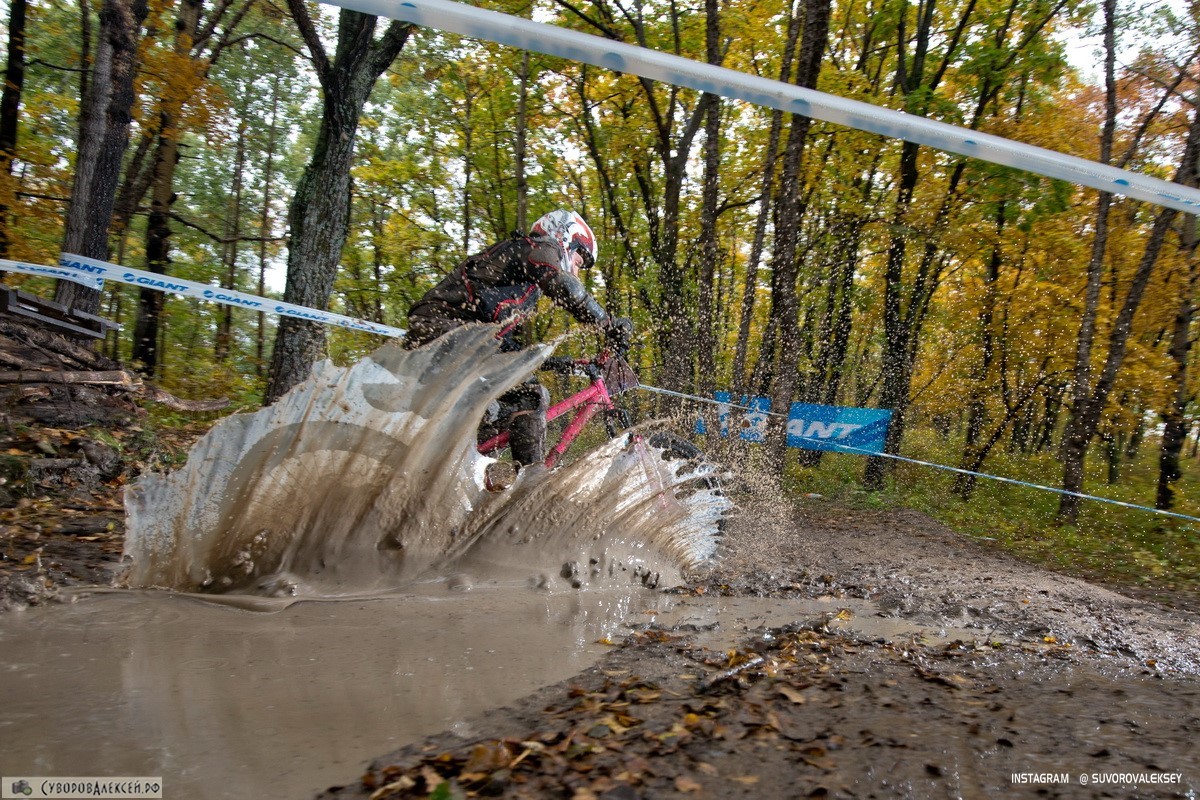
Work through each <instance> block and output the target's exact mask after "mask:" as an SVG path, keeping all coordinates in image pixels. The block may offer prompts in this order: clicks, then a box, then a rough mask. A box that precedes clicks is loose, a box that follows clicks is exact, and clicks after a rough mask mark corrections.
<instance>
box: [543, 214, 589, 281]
mask: <svg viewBox="0 0 1200 800" xmlns="http://www.w3.org/2000/svg"><path fill="white" fill-rule="evenodd" d="M531 232H532V233H533V234H534V235H535V236H548V237H550V238H551V239H553V240H554V241H556V242H558V243H559V245H560V246H561V247H562V251H563V263H562V269H563V271H564V272H570V273H571V274H572V275H576V274H578V270H576V269H575V268H574V263H575V259H574V255H575V253H579V254H580V255H581V256H583V268H584V269H588V268H589V267H591V266H592V265H593V264H595V263H596V256H597V255H598V253H599V248H598V247H597V245H596V237H595V235H594V234H593V233H592V229H591V228H590V227H588V224H587V223H586V222H584V220H583V217H581V216H579V215H578V214H576V213H575V212H574V211H570V210H568V209H565V208H560V209H558V210H557V211H551V212H550V213H549V214H546V215H544V216H543V217H541V218H540V219H539V220H538V221H537V222H535V223H533V229H532V231H531Z"/></svg>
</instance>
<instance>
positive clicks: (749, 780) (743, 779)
mask: <svg viewBox="0 0 1200 800" xmlns="http://www.w3.org/2000/svg"><path fill="white" fill-rule="evenodd" d="M730 780H733V781H737V782H738V783H744V784H746V785H747V786H753V785H754V784H756V783H758V776H757V775H734V776H733V777H732V778H730Z"/></svg>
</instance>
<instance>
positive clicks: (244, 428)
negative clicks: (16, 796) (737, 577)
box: [0, 327, 735, 798]
mask: <svg viewBox="0 0 1200 800" xmlns="http://www.w3.org/2000/svg"><path fill="white" fill-rule="evenodd" d="M550 351H551V348H550V347H539V348H533V349H530V350H527V351H524V352H521V353H509V354H501V353H498V352H497V350H496V346H495V340H494V331H493V330H491V329H490V328H487V327H476V328H464V329H461V330H459V331H457V332H455V333H454V334H452V335H450V336H447V337H445V338H443V339H441V340H439V341H437V342H435V343H433V344H431V345H429V346H427V347H425V348H422V349H420V350H416V351H405V350H403V349H402V348H401V347H400V346H399V345H398V344H397V343H393V344H389V345H386V346H384V347H382V348H380V349H379V350H378V351H377V352H375V353H374V354H372V355H371V356H370V357H368V358H365V359H363V360H362V361H361V362H360V363H358V364H355V365H354V366H351V367H349V368H338V367H335V366H333V365H332V364H329V363H324V364H320V365H318V366H317V367H316V368H315V369H314V371H313V373H312V375H311V377H310V378H309V379H308V380H306V381H305V382H304V383H302V384H301V385H299V386H297V387H296V388H295V389H294V390H293V391H292V392H290V393H289V394H288V395H287V396H285V397H284V398H282V399H281V400H280V401H278V402H277V403H275V405H273V406H271V407H270V408H266V409H263V410H261V411H259V412H257V413H254V414H245V415H235V416H232V417H229V418H227V419H225V420H223V421H222V422H220V423H219V424H217V425H216V426H214V428H213V429H212V431H211V432H210V433H209V434H208V435H206V436H205V437H204V438H203V439H202V440H201V441H200V442H198V443H197V445H196V446H195V447H194V448H193V450H192V452H191V454H190V457H189V459H188V462H187V464H186V465H185V466H184V467H182V468H181V469H179V470H178V471H176V472H174V473H171V474H168V475H156V476H150V477H146V478H144V479H142V480H141V481H139V482H138V483H137V484H136V485H135V486H133V487H131V488H130V489H129V490H128V491H127V494H126V502H127V515H128V520H127V528H126V530H127V534H126V555H127V557H128V558H127V560H128V561H129V562H130V563H129V566H128V569H127V572H126V574H125V575H124V577H123V583H124V584H125V585H126V586H127V587H129V588H131V589H145V590H150V589H170V590H173V591H169V592H163V591H112V592H108V593H100V594H97V595H95V596H92V597H85V598H82V599H80V600H78V601H77V602H75V603H72V604H70V605H67V606H61V607H57V608H51V607H47V608H39V609H30V610H29V611H28V613H26V614H23V615H21V617H20V618H19V619H18V618H16V617H15V616H10V617H8V618H4V619H0V672H3V673H4V674H6V675H7V676H8V677H7V678H6V680H5V681H3V682H0V709H3V712H2V713H0V729H3V728H4V727H5V726H7V725H13V724H19V725H20V730H21V732H22V735H20V736H14V737H10V738H11V739H12V740H13V741H12V742H11V746H9V745H10V743H9V742H6V747H5V748H0V750H3V752H0V767H3V768H4V773H3V774H6V775H9V774H12V775H15V774H30V773H29V770H30V769H32V768H33V766H31V765H34V766H36V769H34V773H36V774H41V775H108V774H124V775H153V776H162V777H163V781H164V787H165V792H169V796H171V797H222V798H224V797H231V798H242V797H303V796H311V795H312V794H313V793H315V792H316V791H318V790H320V789H321V788H323V787H326V786H329V785H331V784H333V783H337V782H342V783H344V782H347V781H351V780H354V779H356V778H357V776H358V775H359V774H361V770H362V767H363V765H364V764H365V763H366V762H367V760H368V759H369V758H370V757H372V756H374V755H377V753H378V751H379V749H380V748H381V747H383V746H399V745H401V744H405V743H407V742H410V741H414V740H417V739H420V738H422V737H424V736H428V735H429V734H432V733H435V732H438V731H443V730H447V729H450V730H454V731H457V732H459V733H461V734H462V735H464V736H467V735H470V732H471V728H470V725H471V722H470V720H471V719H473V718H476V717H478V716H479V715H481V714H483V713H485V712H487V711H489V710H491V709H494V708H496V707H497V706H501V705H503V704H506V703H511V702H513V701H515V700H517V699H518V698H520V697H522V696H524V695H526V694H528V693H529V692H531V691H533V690H535V689H537V688H539V687H541V686H544V685H547V684H550V683H554V682H556V681H560V680H563V679H566V678H568V677H570V676H572V675H575V674H577V673H579V672H580V671H581V670H583V669H584V668H586V667H587V666H588V665H590V664H591V663H593V662H594V661H595V660H596V659H598V658H599V657H600V656H601V655H602V654H603V653H604V652H606V650H607V649H608V645H607V644H606V643H607V642H609V641H619V640H620V639H621V638H623V637H624V635H625V634H627V633H628V632H629V627H628V626H629V623H630V620H636V621H639V622H642V623H644V621H645V620H646V619H652V618H653V617H652V616H651V617H648V616H646V615H647V614H648V613H651V614H653V613H659V612H662V611H665V610H667V609H668V608H671V607H672V606H673V604H674V603H675V602H676V601H675V600H673V599H671V597H670V596H668V595H664V594H662V593H659V592H654V591H651V589H652V588H654V587H655V586H656V585H657V586H668V585H672V584H674V583H677V582H678V581H679V580H680V573H681V571H684V570H686V569H688V568H689V567H694V566H697V565H700V564H702V563H704V562H706V561H707V560H708V559H710V558H711V556H712V555H713V554H714V552H715V548H716V546H717V532H718V526H719V523H720V521H721V518H722V517H723V516H724V515H725V514H726V513H727V512H728V511H729V510H730V507H731V503H730V501H729V500H728V499H727V498H726V497H725V496H723V495H722V494H721V492H720V491H719V490H718V489H717V488H716V487H717V480H718V478H719V476H718V475H716V474H715V471H714V468H713V467H712V466H711V465H706V464H702V463H697V462H695V461H688V460H682V459H676V460H668V459H664V458H663V451H662V450H660V449H658V448H654V447H651V446H650V445H649V444H648V443H647V442H644V441H643V440H642V439H643V437H642V436H639V435H636V434H635V435H629V434H624V435H621V436H619V437H618V438H617V439H614V440H612V441H609V442H607V443H605V444H603V445H601V446H599V447H597V448H594V449H592V450H591V451H589V452H586V453H583V454H581V455H579V456H578V458H577V460H576V461H574V463H570V464H567V465H566V466H563V467H560V468H558V469H555V470H552V471H546V470H544V469H537V468H534V469H528V470H524V471H522V472H521V473H520V475H519V476H518V478H517V482H516V483H515V484H514V485H512V486H511V487H510V488H509V489H508V490H506V491H504V492H498V493H492V492H488V491H486V489H485V488H484V474H485V469H486V467H487V465H488V464H489V463H490V459H487V458H484V457H482V456H480V455H479V454H478V453H477V452H476V449H475V435H476V434H475V432H476V427H477V425H478V423H479V420H480V418H481V417H482V416H483V414H484V410H485V408H486V407H487V406H488V404H489V403H490V402H491V401H492V400H493V398H495V397H497V396H498V395H500V394H501V393H503V392H504V391H506V390H507V389H508V388H510V387H512V386H514V385H515V384H517V383H519V382H521V381H523V380H525V379H526V378H527V377H528V376H529V375H531V374H532V373H533V372H534V371H535V370H536V368H537V367H538V366H539V364H540V363H541V362H542V360H543V359H544V358H545V357H546V356H547V355H549V353H550ZM647 433H648V432H647ZM578 446H579V445H578V444H577V447H578ZM466 588H472V591H468V592H464V591H456V590H462V589H466ZM260 612H271V613H260ZM730 627H731V629H734V628H735V626H734V625H733V623H730ZM63 731H71V732H72V734H71V736H64V735H63V734H62V732H63ZM164 796H167V795H166V794H164Z"/></svg>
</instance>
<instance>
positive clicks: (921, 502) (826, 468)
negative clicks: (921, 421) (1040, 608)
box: [785, 430, 1200, 593]
mask: <svg viewBox="0 0 1200 800" xmlns="http://www.w3.org/2000/svg"><path fill="white" fill-rule="evenodd" d="M908 441H909V444H910V446H911V452H909V453H906V455H910V456H911V457H913V458H917V459H919V460H925V461H929V462H931V463H939V464H947V463H951V462H952V461H953V460H954V459H955V458H956V454H957V453H958V452H959V449H960V447H961V445H960V443H958V442H956V441H949V440H946V439H943V438H942V437H940V436H939V435H937V434H936V433H934V432H932V431H928V430H919V431H913V435H912V436H910V437H909V440H908ZM791 452H793V453H794V452H795V451H791ZM862 467H863V459H862V457H860V456H851V455H844V454H836V453H827V454H825V455H824V456H823V458H822V459H821V463H820V465H819V466H818V467H802V466H800V465H798V464H797V463H795V462H794V461H793V463H792V465H791V466H789V468H788V471H787V474H786V476H785V481H786V486H787V488H788V490H789V492H790V493H791V494H792V496H794V497H801V496H802V495H804V494H808V493H815V494H819V495H822V496H823V497H825V498H827V502H832V503H835V504H843V505H846V506H847V507H851V508H865V509H875V510H878V509H885V508H913V509H917V510H919V511H922V512H924V513H926V514H929V515H930V516H931V517H933V518H934V519H936V520H938V521H939V522H942V523H943V524H945V525H946V526H948V527H949V528H951V529H953V530H955V531H957V532H959V533H961V534H963V535H964V536H968V537H970V538H972V539H974V540H976V541H979V542H983V543H986V544H988V545H990V546H994V547H998V548H1001V549H1004V550H1007V551H1009V552H1012V553H1014V554H1016V555H1018V556H1020V557H1022V558H1025V559H1028V560H1029V561H1031V562H1033V563H1035V564H1039V565H1041V566H1045V567H1047V568H1049V569H1053V570H1057V571H1060V572H1064V573H1068V574H1072V575H1076V576H1080V577H1084V578H1088V579H1091V580H1099V581H1101V582H1105V583H1110V584H1113V585H1117V586H1122V587H1129V588H1133V589H1136V590H1140V591H1149V592H1154V591H1161V592H1165V593H1196V592H1200V523H1198V522H1188V521H1186V520H1178V519H1172V518H1169V517H1164V516H1160V515H1156V514H1154V513H1152V512H1149V511H1144V510H1139V509H1131V508H1123V507H1120V506H1115V505H1111V504H1107V503H1101V502H1097V501H1085V503H1084V506H1083V513H1082V514H1081V515H1080V518H1079V520H1078V522H1077V524H1075V525H1069V526H1060V525H1058V524H1057V523H1056V520H1055V516H1056V513H1057V509H1058V495H1057V494H1055V493H1053V492H1049V491H1045V490H1042V489H1035V488H1031V487H1025V486H1016V485H1013V484H1008V483H1001V482H997V481H993V480H987V479H980V481H979V486H978V489H977V490H976V493H975V495H974V496H973V498H972V499H971V500H970V501H969V502H964V501H963V500H962V499H961V498H960V497H959V496H958V495H956V494H954V493H953V492H952V491H951V489H952V484H953V480H954V476H953V474H952V473H947V472H945V471H941V470H936V469H933V468H931V467H926V466H921V465H917V464H906V463H901V464H898V465H897V467H896V469H895V470H894V471H893V473H892V475H891V477H890V479H889V481H888V485H887V488H886V489H885V490H884V491H882V492H867V491H864V490H862V489H861V483H860V481H861V476H862ZM1105 469H1106V467H1105V465H1104V464H1102V463H1100V460H1099V459H1094V460H1091V461H1089V464H1088V482H1087V483H1086V485H1085V487H1084V492H1085V493H1087V494H1093V495H1096V496H1099V497H1107V498H1109V499H1112V500H1117V501H1120V502H1125V503H1131V504H1136V505H1142V506H1153V498H1154V490H1155V489H1154V487H1155V482H1156V481H1157V477H1158V472H1157V450H1156V449H1155V448H1154V447H1153V446H1151V445H1150V443H1147V445H1146V446H1143V447H1142V448H1141V449H1140V450H1139V452H1138V455H1137V457H1136V459H1135V460H1134V461H1132V462H1130V463H1126V464H1124V465H1123V473H1124V475H1125V477H1124V479H1123V480H1122V482H1121V483H1120V484H1119V485H1117V486H1112V485H1108V484H1107V483H1106V482H1105V478H1104V472H1105ZM1184 470H1185V475H1184V477H1183V481H1184V482H1186V483H1193V482H1195V481H1198V480H1200V461H1197V460H1196V459H1187V460H1186V463H1185V466H1184ZM988 472H990V473H992V474H996V475H1000V476H1002V477H1006V478H1012V479H1014V480H1021V481H1027V482H1029V483H1034V484H1039V485H1042V486H1050V487H1054V486H1055V485H1056V483H1057V481H1058V479H1059V478H1060V477H1061V466H1060V465H1059V463H1058V461H1057V459H1056V458H1055V457H1054V455H1053V454H1052V453H1048V452H1047V453H1040V454H1033V455H1028V454H1024V455H1015V454H1006V455H1005V456H1004V457H1001V458H997V459H996V462H995V463H994V464H992V465H991V468H990V469H989V470H988ZM1193 485H1194V483H1193ZM804 502H814V501H809V500H805V501H804ZM1176 510H1177V511H1178V512H1179V513H1182V514H1185V515H1189V516H1197V517H1200V502H1197V501H1196V499H1195V498H1189V499H1188V500H1185V501H1184V502H1183V503H1182V504H1181V506H1180V507H1179V508H1178V509H1176Z"/></svg>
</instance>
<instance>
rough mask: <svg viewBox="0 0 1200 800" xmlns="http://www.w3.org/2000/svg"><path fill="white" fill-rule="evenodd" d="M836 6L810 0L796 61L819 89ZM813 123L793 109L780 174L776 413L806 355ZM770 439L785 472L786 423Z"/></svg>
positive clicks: (804, 80) (801, 77) (800, 74)
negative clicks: (803, 301)
mask: <svg viewBox="0 0 1200 800" xmlns="http://www.w3.org/2000/svg"><path fill="white" fill-rule="evenodd" d="M830 7H831V0H805V3H804V33H803V38H802V39H801V40H800V56H799V59H798V61H797V65H796V85H797V86H802V87H804V88H806V89H815V88H816V86H817V76H818V75H819V74H820V71H821V62H822V60H823V58H824V55H825V46H826V43H827V42H828V40H829V13H830ZM811 126H812V119H811V118H810V117H805V116H802V115H800V114H793V115H792V124H791V130H790V131H789V132H788V143H787V150H786V151H785V153H784V161H783V175H782V177H781V178H780V182H779V196H778V199H777V201H776V209H777V217H778V221H777V223H776V228H775V247H776V252H775V257H774V259H773V264H774V274H773V275H772V279H773V280H772V284H771V314H772V316H773V317H774V318H775V320H776V331H777V333H776V335H777V337H778V340H777V342H776V347H777V348H778V349H777V351H776V353H777V355H776V357H775V370H774V372H775V375H774V378H775V380H774V386H773V387H772V391H771V408H772V410H773V411H774V412H775V413H776V414H783V415H785V416H786V415H787V413H788V409H789V408H790V406H791V404H792V397H793V395H794V394H795V391H796V370H797V367H798V363H799V360H800V331H799V327H798V326H799V312H800V307H799V300H798V298H797V297H796V278H797V275H798V272H799V265H800V258H799V256H798V255H797V251H798V249H799V233H800V220H801V218H802V216H803V215H804V206H803V204H802V202H801V198H800V173H801V166H802V164H803V163H804V149H805V146H806V144H807V141H808V131H809V128H810V127H811ZM764 356H766V354H765V353H764ZM774 419H776V420H780V419H781V418H780V417H775V418H774ZM769 442H770V443H769V447H770V450H771V455H772V459H773V461H774V463H775V466H776V468H777V469H778V470H779V471H780V472H782V471H783V469H784V466H785V458H784V456H785V454H786V452H787V437H786V434H785V431H784V426H783V425H782V424H779V425H778V426H776V430H774V433H773V435H772V436H771V437H770V440H769Z"/></svg>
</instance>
